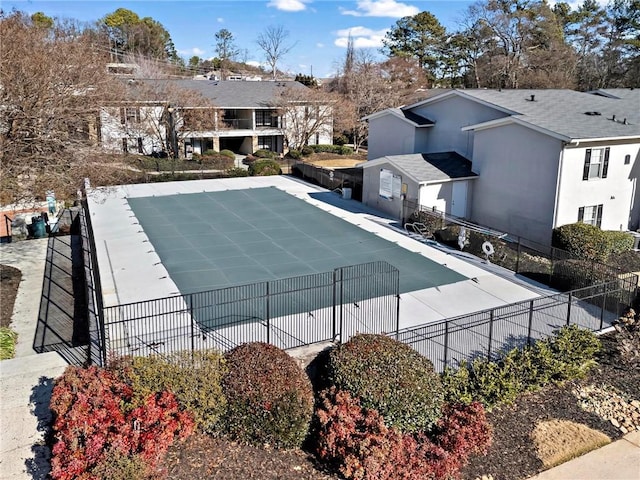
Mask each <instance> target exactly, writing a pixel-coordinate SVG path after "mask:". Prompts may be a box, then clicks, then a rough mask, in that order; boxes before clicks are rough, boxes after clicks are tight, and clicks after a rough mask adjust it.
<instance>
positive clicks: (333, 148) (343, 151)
mask: <svg viewBox="0 0 640 480" xmlns="http://www.w3.org/2000/svg"><path fill="white" fill-rule="evenodd" d="M308 147H309V148H310V149H311V150H312V151H313V152H315V153H323V152H324V153H335V154H337V155H351V154H353V148H351V147H347V146H345V145H308Z"/></svg>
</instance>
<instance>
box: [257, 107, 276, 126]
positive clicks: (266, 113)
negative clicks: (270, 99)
mask: <svg viewBox="0 0 640 480" xmlns="http://www.w3.org/2000/svg"><path fill="white" fill-rule="evenodd" d="M277 125H278V117H277V116H276V113H275V112H274V111H273V110H256V127H275V126H277Z"/></svg>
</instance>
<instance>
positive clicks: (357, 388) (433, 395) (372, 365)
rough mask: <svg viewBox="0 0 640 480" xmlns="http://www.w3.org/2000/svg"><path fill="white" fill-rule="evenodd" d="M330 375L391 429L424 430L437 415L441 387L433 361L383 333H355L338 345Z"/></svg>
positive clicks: (337, 384)
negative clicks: (382, 418) (374, 412)
mask: <svg viewBox="0 0 640 480" xmlns="http://www.w3.org/2000/svg"><path fill="white" fill-rule="evenodd" d="M329 379H330V381H331V382H332V384H333V385H335V386H336V388H338V389H339V390H345V391H347V392H349V393H351V394H352V395H353V396H355V397H358V398H359V399H360V401H361V402H362V406H363V407H364V408H369V409H375V410H377V411H378V412H380V414H381V415H382V416H383V417H384V419H385V422H387V423H388V425H389V426H390V427H397V428H399V429H400V430H402V431H406V432H415V431H420V430H428V429H429V428H431V427H432V426H433V425H434V423H435V422H436V421H437V419H438V418H439V416H440V407H441V406H442V402H443V388H442V384H441V382H440V378H439V376H438V375H437V374H436V373H435V371H434V369H433V365H432V364H431V362H430V361H429V360H427V359H426V358H425V357H423V356H422V355H420V354H419V353H417V352H416V351H415V350H413V349H412V348H411V347H409V346H408V345H405V344H404V343H401V342H398V341H397V340H394V339H392V338H390V337H387V336H385V335H368V334H367V335H364V334H361V335H356V336H354V337H352V338H351V340H349V341H348V342H347V343H344V344H342V345H339V346H338V347H336V348H335V349H334V350H333V351H332V352H331V353H330V355H329Z"/></svg>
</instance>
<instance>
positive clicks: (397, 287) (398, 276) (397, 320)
mask: <svg viewBox="0 0 640 480" xmlns="http://www.w3.org/2000/svg"><path fill="white" fill-rule="evenodd" d="M395 293H396V294H395V297H396V340H397V339H398V337H399V335H400V334H399V332H400V273H399V272H398V271H396V292H395Z"/></svg>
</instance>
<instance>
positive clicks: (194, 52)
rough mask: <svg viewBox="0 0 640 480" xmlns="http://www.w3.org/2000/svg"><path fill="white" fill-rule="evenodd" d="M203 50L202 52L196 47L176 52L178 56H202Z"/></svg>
mask: <svg viewBox="0 0 640 480" xmlns="http://www.w3.org/2000/svg"><path fill="white" fill-rule="evenodd" d="M204 52H205V51H204V50H202V49H201V48H198V47H193V48H190V49H187V50H178V53H179V54H180V55H197V56H200V55H202V54H204Z"/></svg>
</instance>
